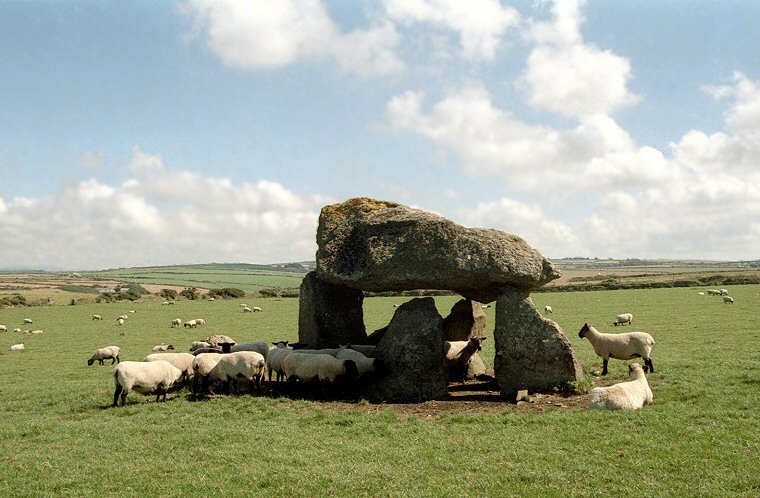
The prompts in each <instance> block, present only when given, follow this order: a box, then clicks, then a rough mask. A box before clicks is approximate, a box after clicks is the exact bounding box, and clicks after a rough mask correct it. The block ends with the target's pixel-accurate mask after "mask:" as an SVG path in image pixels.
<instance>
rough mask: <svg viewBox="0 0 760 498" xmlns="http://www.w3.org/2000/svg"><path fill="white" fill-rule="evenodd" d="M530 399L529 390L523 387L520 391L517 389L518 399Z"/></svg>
mask: <svg viewBox="0 0 760 498" xmlns="http://www.w3.org/2000/svg"><path fill="white" fill-rule="evenodd" d="M527 400H528V390H527V389H522V390H520V391H517V401H527Z"/></svg>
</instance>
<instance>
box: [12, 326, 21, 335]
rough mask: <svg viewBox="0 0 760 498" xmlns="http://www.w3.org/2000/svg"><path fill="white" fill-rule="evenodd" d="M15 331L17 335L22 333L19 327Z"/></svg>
mask: <svg viewBox="0 0 760 498" xmlns="http://www.w3.org/2000/svg"><path fill="white" fill-rule="evenodd" d="M13 331H14V332H16V333H17V334H20V333H21V329H20V328H18V327H17V328H15V329H13Z"/></svg>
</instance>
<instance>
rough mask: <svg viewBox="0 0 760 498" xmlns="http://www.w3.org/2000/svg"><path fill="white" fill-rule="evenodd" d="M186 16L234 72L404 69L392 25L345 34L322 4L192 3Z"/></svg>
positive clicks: (264, 0) (290, 0)
mask: <svg viewBox="0 0 760 498" xmlns="http://www.w3.org/2000/svg"><path fill="white" fill-rule="evenodd" d="M181 10H182V11H183V12H185V13H186V14H187V15H188V16H189V17H190V18H191V19H192V20H193V21H194V23H195V25H196V27H195V29H196V31H198V32H203V33H204V34H205V38H206V42H207V44H208V47H209V48H210V49H211V51H212V52H214V54H216V55H217V56H218V57H219V58H220V59H221V60H222V61H223V62H224V63H225V64H227V65H230V66H236V67H243V68H257V69H272V68H279V67H283V66H286V65H289V64H294V63H296V62H301V61H328V60H329V61H333V62H335V63H337V64H338V65H339V67H341V68H342V69H343V70H344V71H347V72H351V73H356V74H359V75H360V76H365V77H369V76H377V75H387V74H394V73H398V72H400V71H402V70H403V69H404V64H403V62H402V61H401V59H400V58H399V57H398V56H397V55H396V53H395V48H396V46H397V45H398V43H399V35H398V33H397V32H396V30H395V27H394V26H393V24H392V23H390V22H388V21H383V20H377V21H376V22H374V24H373V25H372V26H370V27H369V28H368V29H365V30H361V29H357V30H354V31H351V32H342V31H341V30H340V29H339V27H338V26H336V24H335V22H334V21H333V20H332V19H331V18H330V16H329V14H328V12H327V10H326V9H325V7H324V5H323V4H322V2H320V1H319V0H301V1H295V0H253V1H249V0H213V1H212V0H189V1H188V2H187V3H185V4H183V7H182V9H181Z"/></svg>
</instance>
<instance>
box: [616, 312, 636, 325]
mask: <svg viewBox="0 0 760 498" xmlns="http://www.w3.org/2000/svg"><path fill="white" fill-rule="evenodd" d="M625 324H628V325H633V315H632V314H630V313H622V314H620V315H618V316H617V318H615V321H614V322H612V325H614V326H615V327H617V326H618V325H625Z"/></svg>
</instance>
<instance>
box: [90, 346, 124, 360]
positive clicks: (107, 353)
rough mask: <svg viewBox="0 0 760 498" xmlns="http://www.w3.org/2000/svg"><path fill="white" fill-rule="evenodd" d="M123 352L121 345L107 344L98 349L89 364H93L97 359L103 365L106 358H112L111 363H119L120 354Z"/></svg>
mask: <svg viewBox="0 0 760 498" xmlns="http://www.w3.org/2000/svg"><path fill="white" fill-rule="evenodd" d="M120 354H121V348H119V346H106V347H104V348H99V349H96V350H95V352H94V353H93V354H92V356H91V357H90V359H89V360H87V365H92V364H93V363H95V362H96V361H97V362H98V363H100V364H101V365H103V364H104V363H103V361H104V360H111V365H113V364H114V363H119V361H120V360H119V355H120Z"/></svg>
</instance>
